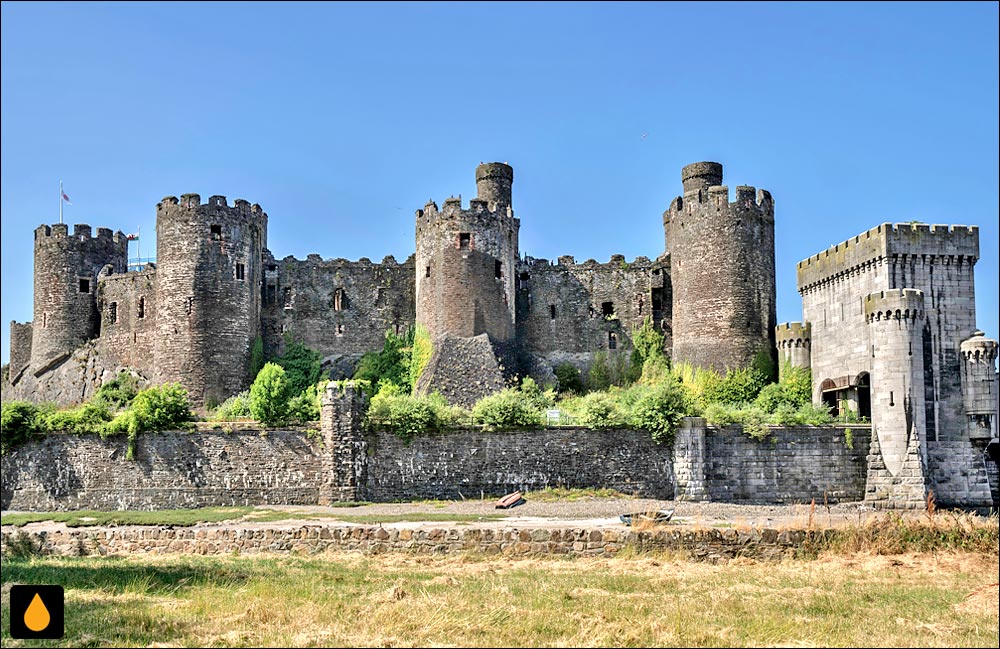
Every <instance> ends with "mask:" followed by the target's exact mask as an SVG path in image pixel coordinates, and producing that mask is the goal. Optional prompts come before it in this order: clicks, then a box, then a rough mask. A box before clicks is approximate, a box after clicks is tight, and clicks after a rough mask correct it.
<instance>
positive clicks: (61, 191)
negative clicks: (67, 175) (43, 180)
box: [59, 180, 63, 223]
mask: <svg viewBox="0 0 1000 649" xmlns="http://www.w3.org/2000/svg"><path fill="white" fill-rule="evenodd" d="M62 201H63V190H62V181H61V180H60V181H59V222H60V223H62V222H63V221H62Z"/></svg>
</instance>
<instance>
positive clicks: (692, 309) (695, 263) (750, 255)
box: [663, 162, 777, 370]
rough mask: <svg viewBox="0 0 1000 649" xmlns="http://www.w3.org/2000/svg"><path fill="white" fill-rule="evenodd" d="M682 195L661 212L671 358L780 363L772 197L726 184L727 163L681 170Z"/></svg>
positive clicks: (712, 363) (725, 364) (712, 364)
mask: <svg viewBox="0 0 1000 649" xmlns="http://www.w3.org/2000/svg"><path fill="white" fill-rule="evenodd" d="M681 181H682V182H683V184H684V195H683V196H681V197H678V198H675V199H674V200H673V202H672V203H671V204H670V208H669V209H668V210H667V211H666V212H664V213H663V229H664V235H665V243H666V251H667V252H668V253H669V254H670V281H671V283H672V285H673V359H674V361H675V362H687V363H691V364H693V365H696V366H699V367H708V368H712V369H716V370H724V369H726V368H740V367H746V366H748V365H750V364H751V363H752V362H753V360H754V358H755V357H756V356H757V355H758V354H764V355H767V356H770V358H771V361H772V363H773V362H774V360H775V339H774V328H775V325H776V324H777V323H776V319H777V318H776V316H775V289H774V202H773V201H772V200H771V194H770V193H768V192H767V191H765V190H763V189H762V190H760V191H757V190H755V189H754V188H753V187H748V186H739V187H737V188H736V200H735V201H734V202H732V203H731V202H729V188H728V187H726V186H725V185H722V165H720V164H719V163H717V162H696V163H694V164H690V165H688V166H686V167H684V169H682V170H681Z"/></svg>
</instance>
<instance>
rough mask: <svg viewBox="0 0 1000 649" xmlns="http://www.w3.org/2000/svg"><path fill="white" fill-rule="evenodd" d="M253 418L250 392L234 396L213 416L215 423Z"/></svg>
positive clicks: (220, 406)
mask: <svg viewBox="0 0 1000 649" xmlns="http://www.w3.org/2000/svg"><path fill="white" fill-rule="evenodd" d="M251 418H252V415H251V414H250V391H249V390H244V391H243V392H240V393H239V394H234V395H233V396H231V397H229V398H228V399H226V400H225V401H223V402H222V403H221V404H219V407H218V408H216V409H215V412H213V413H212V416H211V419H212V420H213V421H234V420H238V419H251Z"/></svg>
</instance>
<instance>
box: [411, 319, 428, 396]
mask: <svg viewBox="0 0 1000 649" xmlns="http://www.w3.org/2000/svg"><path fill="white" fill-rule="evenodd" d="M410 331H412V332H413V333H412V338H411V346H410V388H411V389H413V388H415V387H416V385H417V381H418V380H419V379H420V375H421V374H423V372H424V368H425V367H427V363H429V362H430V360H431V354H433V353H434V346H433V344H432V343H431V336H430V334H429V333H428V332H427V329H425V328H424V326H423V325H420V324H417V325H414V326H413V327H412V328H411V329H410Z"/></svg>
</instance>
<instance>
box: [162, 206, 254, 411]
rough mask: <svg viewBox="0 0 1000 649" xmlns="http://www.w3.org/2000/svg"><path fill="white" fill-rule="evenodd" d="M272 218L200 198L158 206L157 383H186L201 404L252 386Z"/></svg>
mask: <svg viewBox="0 0 1000 649" xmlns="http://www.w3.org/2000/svg"><path fill="white" fill-rule="evenodd" d="M266 247H267V214H265V213H264V210H262V209H261V208H260V206H259V205H256V204H254V205H250V203H248V202H247V201H245V200H237V201H236V204H235V206H233V207H228V206H227V204H226V198H225V197H224V196H213V197H211V198H210V199H209V203H208V204H206V205H202V204H201V197H200V196H199V195H198V194H185V195H183V196H182V197H181V199H180V201H178V200H177V198H175V197H173V196H168V197H166V198H164V199H163V200H162V201H161V202H160V203H158V204H157V206H156V262H157V278H156V305H157V323H156V327H157V340H156V345H155V347H154V350H153V355H154V361H155V367H156V380H157V382H158V383H168V382H180V383H181V384H183V385H184V386H185V387H186V388H187V389H188V391H189V392H190V394H191V398H192V401H194V402H195V403H205V402H207V401H216V402H220V401H222V400H224V399H226V398H227V397H229V396H231V395H233V394H235V393H237V392H239V391H241V390H243V389H245V388H246V387H247V385H248V383H249V376H248V373H249V363H250V348H251V346H252V345H253V341H254V339H255V338H256V337H257V335H258V334H259V329H260V301H261V282H262V276H263V275H262V273H263V271H262V262H261V260H262V255H263V250H264V248H266Z"/></svg>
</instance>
